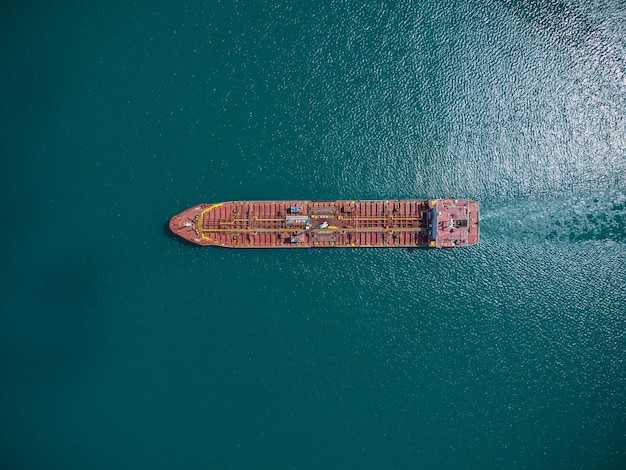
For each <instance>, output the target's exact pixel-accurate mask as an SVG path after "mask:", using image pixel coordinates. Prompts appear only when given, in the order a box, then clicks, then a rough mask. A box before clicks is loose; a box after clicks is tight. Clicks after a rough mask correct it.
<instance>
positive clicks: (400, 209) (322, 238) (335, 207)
mask: <svg viewBox="0 0 626 470" xmlns="http://www.w3.org/2000/svg"><path fill="white" fill-rule="evenodd" d="M169 226H170V230H171V231H172V232H173V233H175V234H176V235H179V236H180V237H182V238H183V239H185V240H187V241H189V242H191V243H195V244H197V245H215V246H223V247H229V248H311V247H319V248H322V247H404V248H411V247H430V248H449V247H459V246H468V245H473V244H475V243H478V238H479V206H478V203H477V202H475V201H470V200H467V199H402V200H378V201H370V200H367V201H365V200H361V201H359V200H352V201H349V200H345V201H344V200H340V201H231V202H220V203H216V204H199V205H197V206H193V207H190V208H189V209H186V210H184V211H183V212H181V213H180V214H177V215H175V216H174V217H172V219H171V220H170V223H169Z"/></svg>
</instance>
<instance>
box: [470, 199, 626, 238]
mask: <svg viewBox="0 0 626 470" xmlns="http://www.w3.org/2000/svg"><path fill="white" fill-rule="evenodd" d="M481 235H482V237H484V238H485V239H492V240H498V239H500V240H506V241H509V242H511V241H518V242H524V241H528V242H534V243H537V242H569V243H577V242H585V241H603V240H608V241H614V242H621V243H624V242H626V193H624V192H618V191H611V192H599V193H594V194H590V195H580V194H578V195H570V196H568V197H558V198H556V199H550V200H527V201H524V202H519V203H511V204H506V203H505V204H504V205H502V206H500V207H497V208H494V209H490V208H489V207H485V208H484V209H483V210H482V212H481Z"/></svg>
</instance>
